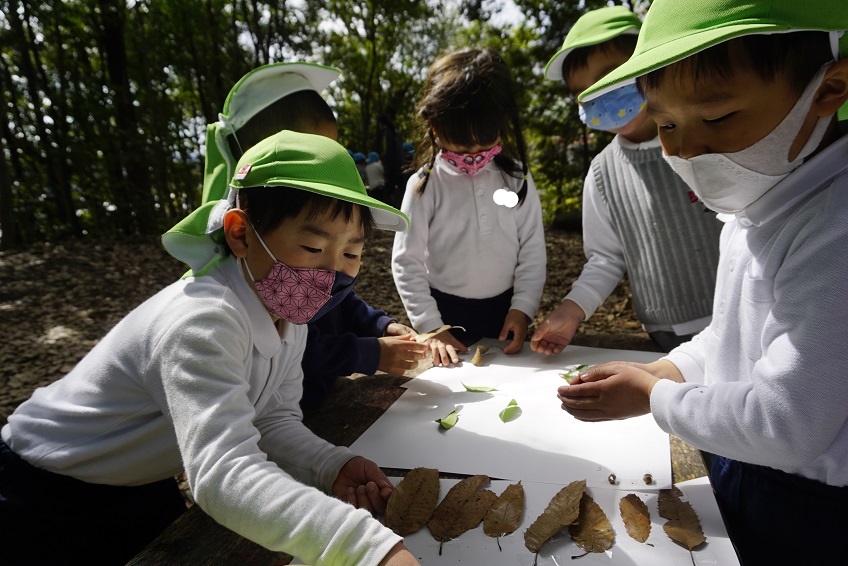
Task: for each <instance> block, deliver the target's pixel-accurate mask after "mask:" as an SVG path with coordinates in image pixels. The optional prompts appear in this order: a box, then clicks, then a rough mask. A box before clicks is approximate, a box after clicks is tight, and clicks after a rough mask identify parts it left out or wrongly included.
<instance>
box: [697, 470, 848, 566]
mask: <svg viewBox="0 0 848 566" xmlns="http://www.w3.org/2000/svg"><path fill="white" fill-rule="evenodd" d="M705 461H706V462H707V464H708V468H709V471H710V483H712V486H713V490H714V491H715V495H716V500H717V501H718V506H719V509H720V510H721V515H722V517H723V518H724V523H725V525H726V526H727V532H728V534H730V538H731V540H732V541H733V545H734V546H735V547H736V552H737V554H738V555H739V559H740V561H741V562H742V566H759V565H769V566H773V565H776V564H815V565H819V564H821V565H826V564H837V563H844V562H841V560H843V559H838V560H837V559H836V558H835V557H836V556H839V555H841V551H840V552H839V554H834V553H835V552H836V551H837V549H838V548H840V547H841V546H842V544H843V543H844V541H845V537H846V536H848V487H834V486H829V485H826V484H823V483H821V482H818V481H814V480H810V479H806V478H803V477H801V476H797V475H794V474H788V473H786V472H782V471H780V470H775V469H773V468H767V467H765V466H757V465H755V464H746V463H744V462H737V461H736V460H731V459H729V458H725V457H723V456H715V455H705Z"/></svg>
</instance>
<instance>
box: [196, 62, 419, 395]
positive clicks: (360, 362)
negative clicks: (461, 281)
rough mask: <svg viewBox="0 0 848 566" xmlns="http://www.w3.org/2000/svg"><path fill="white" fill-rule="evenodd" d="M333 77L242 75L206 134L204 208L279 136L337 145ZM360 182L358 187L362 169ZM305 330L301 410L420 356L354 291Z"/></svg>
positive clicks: (318, 73)
mask: <svg viewBox="0 0 848 566" xmlns="http://www.w3.org/2000/svg"><path fill="white" fill-rule="evenodd" d="M338 77H339V71H338V69H335V68H333V67H325V66H323V65H316V64H312V63H271V64H269V65H263V66H261V67H257V68H256V69H253V70H252V71H250V72H249V73H247V74H246V75H244V76H243V77H242V78H241V79H240V80H239V81H238V82H237V83H236V84H235V85H234V86H233V88H232V89H231V90H230V93H229V94H228V95H227V99H226V101H225V102H224V108H223V111H222V112H221V114H220V115H219V120H218V122H216V123H214V124H210V125H209V126H208V127H207V132H206V164H205V169H204V177H203V202H204V203H207V202H210V201H218V200H220V199H224V198H226V197H227V194H228V191H229V182H230V180H231V179H232V177H233V174H234V173H235V164H236V161H237V160H238V158H239V157H240V156H241V155H242V153H243V152H244V151H246V150H248V149H249V148H251V147H253V146H254V145H255V144H256V143H258V142H259V141H261V140H263V139H265V138H267V137H269V136H271V135H273V134H276V133H277V132H279V131H282V130H293V131H297V132H303V133H308V134H318V135H323V136H326V137H328V138H330V139H333V140H336V139H337V138H338V128H337V126H336V117H335V115H334V114H333V111H332V109H331V108H330V106H329V105H328V104H327V102H326V101H325V100H324V99H323V98H322V97H321V95H320V94H319V93H320V92H321V91H322V90H324V89H325V88H327V86H328V85H329V84H330V83H332V82H333V81H334V80H336V79H337V78H338ZM354 161H355V159H354ZM360 175H362V176H363V181H364V180H365V177H364V173H362V171H361V170H360ZM375 197H377V198H379V197H380V195H375ZM381 200H382V199H381ZM308 326H309V335H308V338H307V342H306V348H305V349H304V352H303V361H302V367H303V398H302V399H301V408H302V409H304V410H309V409H313V408H315V407H316V406H317V405H318V404H320V403H321V402H322V401H323V400H324V398H325V397H326V396H327V394H328V393H329V391H330V389H331V388H332V385H333V383H334V382H335V381H336V379H337V378H338V376H341V375H351V374H353V373H364V374H369V375H370V374H373V373H375V372H377V371H378V370H382V371H385V372H388V373H394V374H402V373H403V372H404V371H405V370H406V369H411V368H414V367H416V365H417V364H418V357H419V353H420V352H423V351H424V350H426V348H425V347H424V346H422V345H420V344H418V343H417V342H415V341H414V340H412V336H414V335H415V334H416V332H415V331H414V330H413V329H412V328H410V327H408V326H406V325H404V324H401V323H399V322H398V321H397V319H395V318H392V317H390V316H388V315H387V314H386V312H384V311H382V310H380V309H376V308H374V307H372V306H370V305H369V304H368V303H366V302H365V301H364V300H362V298H361V297H359V295H357V294H356V293H355V292H353V291H352V292H351V293H350V294H348V295H347V297H345V299H344V300H343V301H341V302H340V303H339V304H338V305H337V307H336V308H334V309H332V310H330V311H329V312H327V313H326V314H324V315H323V316H321V317H320V319H319V320H315V321H312V322H310V323H309V325H308Z"/></svg>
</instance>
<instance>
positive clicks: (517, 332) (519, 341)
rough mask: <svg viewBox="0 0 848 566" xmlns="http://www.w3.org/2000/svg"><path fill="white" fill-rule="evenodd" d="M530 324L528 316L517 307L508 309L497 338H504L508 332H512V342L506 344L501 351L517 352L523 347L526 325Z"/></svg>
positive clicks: (505, 352)
mask: <svg viewBox="0 0 848 566" xmlns="http://www.w3.org/2000/svg"><path fill="white" fill-rule="evenodd" d="M528 324H530V317H529V316H527V315H526V314H524V313H523V312H521V311H520V310H517V309H509V312H508V313H506V319H505V320H504V325H503V328H502V329H501V335H500V336H499V337H498V339H499V340H506V338H507V336H508V335H509V333H510V332H512V342H510V343H509V344H507V345H506V346H505V347H504V349H503V352H504V354H517V353H518V352H520V351H521V348H523V347H524V339H525V338H527V325H528Z"/></svg>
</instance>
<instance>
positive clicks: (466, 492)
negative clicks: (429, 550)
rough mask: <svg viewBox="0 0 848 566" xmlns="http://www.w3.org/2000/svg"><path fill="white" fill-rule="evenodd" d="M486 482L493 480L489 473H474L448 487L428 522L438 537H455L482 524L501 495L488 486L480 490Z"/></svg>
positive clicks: (433, 533) (437, 538) (440, 539)
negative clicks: (474, 474) (487, 474)
mask: <svg viewBox="0 0 848 566" xmlns="http://www.w3.org/2000/svg"><path fill="white" fill-rule="evenodd" d="M485 483H489V476H486V475H482V474H481V475H476V476H471V477H470V478H465V479H464V480H462V481H461V482H459V483H457V484H456V485H455V486H453V487H452V488H451V489H450V491H448V493H447V495H445V498H444V499H443V500H442V502H441V503H439V506H438V507H436V510H435V511H434V512H433V516H432V517H430V520H429V521H428V522H427V528H429V529H430V533H431V534H432V535H433V538H434V539H436V540H437V541H439V542H445V541H448V540H451V539H455V538H456V537H458V536H459V535H461V534H462V533H464V532H465V531H467V530H469V529H473V528H474V527H476V526H477V525H479V524H480V521H482V520H483V517H485V516H486V512H487V511H488V510H489V508H490V507H491V506H492V504H493V503H494V502H495V500H496V499H497V498H498V496H497V495H495V494H494V493H493V492H491V491H489V490H488V489H484V490H481V491H478V490H479V489H480V486H482V485H483V484H485Z"/></svg>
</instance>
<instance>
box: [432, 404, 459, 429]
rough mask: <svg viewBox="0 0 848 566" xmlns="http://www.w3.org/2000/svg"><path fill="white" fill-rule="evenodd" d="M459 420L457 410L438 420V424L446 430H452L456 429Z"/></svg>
mask: <svg viewBox="0 0 848 566" xmlns="http://www.w3.org/2000/svg"><path fill="white" fill-rule="evenodd" d="M458 420H459V415H458V414H457V413H456V409H454V410H453V411H451V412H450V413H448V415H447V416H446V417H444V418H441V419H436V422H437V423H439V425H440V426H441V427H442V428H443V429H445V430H450V429H452V428H453V427H454V425H455V424H456V422H457V421H458Z"/></svg>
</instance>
